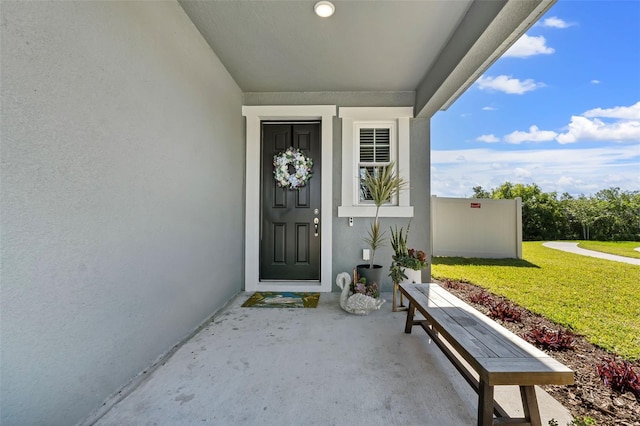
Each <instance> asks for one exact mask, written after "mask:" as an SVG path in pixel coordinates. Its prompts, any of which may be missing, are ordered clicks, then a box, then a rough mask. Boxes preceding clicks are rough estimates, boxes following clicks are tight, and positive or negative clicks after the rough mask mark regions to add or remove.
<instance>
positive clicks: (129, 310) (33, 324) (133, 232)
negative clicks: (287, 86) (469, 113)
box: [0, 0, 244, 426]
mask: <svg viewBox="0 0 640 426" xmlns="http://www.w3.org/2000/svg"><path fill="white" fill-rule="evenodd" d="M1 8H2V9H1V16H2V18H1V19H2V22H1V25H2V27H1V30H2V34H1V35H2V37H1V43H2V44H1V50H2V63H1V65H2V69H1V78H2V80H1V86H2V87H1V90H2V92H1V95H2V114H1V117H2V118H1V119H2V127H1V129H2V135H1V136H2V141H1V142H2V145H1V156H2V157H1V161H2V163H1V166H2V169H1V179H2V180H1V182H2V187H1V191H2V192H1V209H2V210H1V212H2V218H1V228H0V229H1V242H2V246H1V252H0V253H1V260H2V270H1V281H2V289H1V291H2V293H1V323H0V325H1V338H2V341H1V375H0V380H1V391H0V392H1V393H0V403H1V407H0V412H1V417H0V423H1V424H2V425H3V426H10V425H37V424H42V425H69V424H74V423H76V422H78V421H80V420H81V419H82V418H84V417H85V416H86V415H87V414H89V413H90V412H91V411H92V410H94V409H96V408H98V407H99V406H100V404H101V403H102V402H103V401H104V400H105V399H106V398H107V397H108V396H109V395H110V394H111V393H113V392H115V391H116V390H117V389H119V388H120V387H121V386H122V385H124V384H125V383H127V381H128V380H130V379H131V378H132V377H133V376H134V375H136V374H137V373H139V372H140V371H142V370H143V369H144V368H146V367H147V366H149V365H150V363H152V362H153V360H155V359H157V357H158V356H160V355H161V354H163V353H165V352H166V351H167V350H169V349H170V348H171V347H172V346H173V345H174V344H176V343H177V342H179V341H180V340H181V339H182V338H184V337H185V336H187V335H188V334H189V333H190V332H191V331H192V330H193V329H194V328H196V327H197V326H198V325H199V324H200V323H201V322H202V321H204V320H205V319H206V318H208V317H209V316H210V315H211V314H212V313H214V312H215V311H216V310H217V309H218V308H219V307H221V306H222V305H223V304H224V303H225V302H226V301H227V300H229V299H230V298H231V297H232V296H233V295H234V294H235V293H237V292H238V291H240V290H241V289H242V287H243V283H242V276H243V260H242V259H243V249H242V247H243V232H244V231H243V229H244V228H243V226H242V217H243V212H242V209H243V179H244V133H243V123H242V116H241V104H242V93H241V91H240V89H239V88H238V87H237V85H236V84H235V82H234V81H233V79H232V78H231V77H230V76H229V74H228V73H227V71H226V70H225V69H224V67H223V66H222V65H221V63H220V62H219V60H218V59H217V57H216V56H215V54H214V53H213V52H212V51H211V49H210V48H209V47H208V45H206V43H205V42H204V41H203V39H202V38H201V36H200V34H199V33H198V32H197V31H196V29H195V28H194V27H193V25H192V23H191V21H190V20H189V19H188V18H187V16H186V15H185V14H184V12H183V10H182V9H181V7H180V6H179V5H178V4H177V3H175V2H11V1H4V0H3V1H2V2H1Z"/></svg>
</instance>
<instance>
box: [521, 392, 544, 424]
mask: <svg viewBox="0 0 640 426" xmlns="http://www.w3.org/2000/svg"><path fill="white" fill-rule="evenodd" d="M520 395H521V396H522V408H523V409H524V417H525V419H527V420H528V421H529V422H531V426H541V425H542V420H541V419H540V410H539V409H538V398H537V397H536V389H535V387H534V386H520Z"/></svg>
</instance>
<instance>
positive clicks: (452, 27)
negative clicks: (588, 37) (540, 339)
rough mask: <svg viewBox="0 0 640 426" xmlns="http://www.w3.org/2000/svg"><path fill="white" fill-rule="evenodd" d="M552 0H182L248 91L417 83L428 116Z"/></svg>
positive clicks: (405, 87)
mask: <svg viewBox="0 0 640 426" xmlns="http://www.w3.org/2000/svg"><path fill="white" fill-rule="evenodd" d="M554 1H555V0H526V1H514V0H511V1H507V0H495V1H481V0H457V1H446V0H440V1H438V0H413V1H401V0H393V1H389V0H380V1H371V0H362V1H354V0H350V1H345V0H333V3H334V4H335V6H336V12H335V14H334V15H333V16H332V17H330V18H319V17H318V16H316V15H315V14H314V12H313V5H314V4H315V3H316V0H296V1H271V0H249V1H200V0H179V2H180V4H181V5H182V7H183V9H184V10H185V12H186V13H187V15H188V16H189V17H190V19H191V20H192V21H193V23H194V25H195V26H196V28H197V29H198V30H199V31H200V33H201V34H202V35H203V37H204V39H205V40H206V41H207V43H209V45H210V46H211V48H212V49H213V51H214V52H215V53H216V54H217V56H218V57H219V58H220V60H221V61H222V63H223V64H224V65H225V67H226V68H227V70H228V71H229V73H230V74H231V75H232V76H233V78H234V79H235V81H236V83H237V84H238V85H239V86H240V88H241V89H242V90H243V91H244V92H333V91H374V92H384V91H415V92H416V94H417V99H416V103H417V105H416V108H417V111H416V113H418V112H420V110H422V109H423V108H425V106H429V105H428V104H429V102H431V103H432V104H433V105H430V106H429V111H427V113H428V114H430V115H432V114H433V113H434V112H435V111H436V110H437V109H439V108H440V107H442V105H444V104H447V102H448V101H449V100H450V98H451V97H452V96H454V94H455V96H458V95H459V93H457V92H458V91H459V89H460V88H462V87H463V88H466V87H468V85H470V84H471V83H472V82H473V80H475V78H477V77H478V76H479V75H480V73H479V72H478V70H479V68H480V67H483V68H482V70H484V69H485V68H486V67H488V66H489V65H490V64H491V62H493V60H495V59H496V58H497V57H499V55H500V54H501V53H502V52H504V50H506V48H507V47H508V46H509V45H510V44H511V43H513V42H514V41H515V40H516V39H517V38H518V37H519V36H520V35H521V34H522V33H524V31H526V29H527V28H528V26H530V25H531V24H533V22H535V20H537V18H538V17H539V16H540V15H541V14H542V12H544V10H546V9H547V8H548V7H550V6H551V5H552V4H553V3H554ZM541 5H542V7H541ZM496 28H498V30H497V31H496ZM470 58H474V59H475V60H474V61H471V63H468V62H469V60H470ZM465 61H466V62H467V63H465ZM460 67H462V69H463V72H458V73H455V71H456V69H458V68H460ZM458 71H459V70H458ZM470 78H473V80H471V81H469V79H470ZM442 87H446V92H445V93H440V94H439V96H436V95H438V91H439V90H440V89H441V88H442ZM434 99H437V102H435V103H434Z"/></svg>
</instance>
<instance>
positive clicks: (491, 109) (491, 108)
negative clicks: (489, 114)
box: [482, 106, 498, 111]
mask: <svg viewBox="0 0 640 426" xmlns="http://www.w3.org/2000/svg"><path fill="white" fill-rule="evenodd" d="M497 109H498V108H495V107H492V106H486V107H482V110H483V111H496V110H497Z"/></svg>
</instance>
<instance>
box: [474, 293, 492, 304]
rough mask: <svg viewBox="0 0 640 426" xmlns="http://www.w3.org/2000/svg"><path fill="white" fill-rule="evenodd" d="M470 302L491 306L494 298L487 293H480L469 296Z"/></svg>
mask: <svg viewBox="0 0 640 426" xmlns="http://www.w3.org/2000/svg"><path fill="white" fill-rule="evenodd" d="M469 300H470V301H471V302H473V303H477V304H478V305H482V306H491V304H492V303H493V296H492V295H491V294H489V293H487V292H486V291H479V292H477V293H474V294H472V295H471V296H469Z"/></svg>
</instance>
